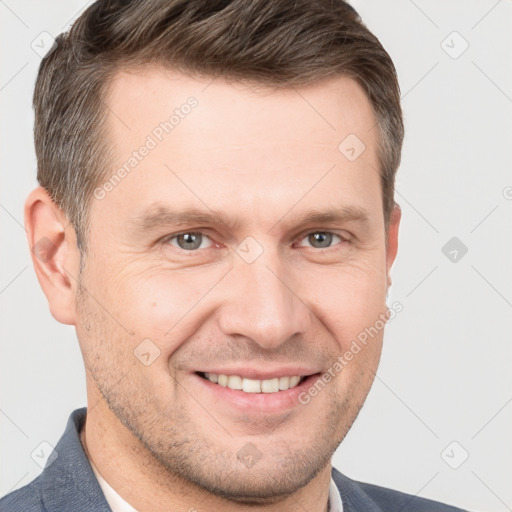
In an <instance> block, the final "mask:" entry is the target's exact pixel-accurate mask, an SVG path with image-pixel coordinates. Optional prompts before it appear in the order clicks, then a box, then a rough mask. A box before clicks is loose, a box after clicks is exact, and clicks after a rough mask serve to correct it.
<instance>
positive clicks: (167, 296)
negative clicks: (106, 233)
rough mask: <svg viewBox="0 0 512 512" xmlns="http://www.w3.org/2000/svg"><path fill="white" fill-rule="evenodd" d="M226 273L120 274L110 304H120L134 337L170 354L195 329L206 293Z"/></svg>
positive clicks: (150, 272)
mask: <svg viewBox="0 0 512 512" xmlns="http://www.w3.org/2000/svg"><path fill="white" fill-rule="evenodd" d="M224 273H225V272H223V271H222V270H219V269H213V268H212V269H202V271H194V272H190V271H183V272H176V271H174V272H171V271H168V270H166V269H161V270H149V271H148V270H145V271H143V272H141V273H140V274H137V273H136V272H131V273H130V275H119V276H118V277H117V278H116V283H117V284H116V285H115V286H114V287H113V288H112V289H113V290H114V293H113V294H112V295H111V296H110V297H109V298H108V302H109V303H116V301H117V304H122V308H121V309H118V314H119V315H120V318H122V319H123V321H124V322H126V323H127V324H128V325H129V328H130V330H131V332H134V333H136V335H137V337H139V338H141V339H144V338H149V339H151V340H153V341H154V342H155V343H156V344H157V345H158V346H159V348H160V350H162V352H166V353H170V352H172V351H174V350H175V349H176V348H178V345H179V344H180V343H182V342H184V341H185V340H186V337H187V333H189V331H190V334H193V330H194V329H197V323H198V317H199V316H200V317H201V318H203V317H204V312H205V306H207V304H208V297H207V296H208V294H209V293H210V292H213V288H214V287H215V285H216V284H217V283H218V282H219V280H220V279H221V278H222V275H223V274H224Z"/></svg>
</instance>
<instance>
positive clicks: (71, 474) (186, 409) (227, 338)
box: [0, 0, 458, 512]
mask: <svg viewBox="0 0 512 512" xmlns="http://www.w3.org/2000/svg"><path fill="white" fill-rule="evenodd" d="M399 98H400V95H399V89H398V84H397V80H396V74H395V70H394V67H393V64H392V62H391V60H390V58H389V56H388V55H387V53H386V52H385V51H384V49H383V48H382V46H381V45H380V43H379V42H378V40H377V39H376V38H375V37H374V36H373V35H372V34H371V33H369V31H368V30H367V29H366V28H365V27H364V25H363V24H362V23H361V21H360V19H359V18H358V16H357V14H356V13H355V12H354V11H353V10H352V9H351V8H350V7H349V6H347V5H346V4H344V3H343V2H341V1H340V0H338V1H335V2H332V1H330V0H329V1H327V0H318V1H316V2H309V1H306V0H302V1H296V2H289V1H288V0H275V1H271V2H269V1H266V0H250V1H249V0H235V1H223V2H220V1H202V2H201V1H190V0H188V1H184V0H181V1H180V0H172V1H170V0H166V1H162V0H160V1H147V0H146V1H141V0H139V1H133V2H121V1H117V2H116V1H98V2H96V3H94V4H93V5H92V6H90V7H89V8H88V9H87V10H86V11H85V12H84V13H83V14H82V15H81V16H80V18H79V19H78V20H77V22H76V23H75V24H74V26H73V27H72V29H71V31H70V33H69V34H66V35H62V36H60V37H59V38H58V39H57V46H56V48H55V49H54V50H53V51H52V52H51V53H50V54H49V55H48V56H47V57H46V58H45V59H44V60H43V62H42V65H41V68H40V71H39V75H38V79H37V83H36V89H35V95H34V107H35V114H36V118H35V123H36V125H35V143H36V153H37V158H38V180H39V183H40V185H41V186H40V187H39V188H37V189H35V190H34V191H33V192H32V193H31V194H30V196H29V197H28V199H27V202H26V207H25V222H26V226H27V231H28V233H29V243H30V246H31V248H32V253H33V262H34V266H35V270H36V273H37V276H38V280H39V282H40V284H41V287H42V288H43V291H44V293H45V294H46V297H47V298H48V302H49V306H50V309H51V312H52V315H53V316H54V317H55V318H56V319H57V320H58V321H59V322H62V323H65V324H70V325H75V327H76V332H77V337H78V340H79V343H80V348H81V351H82V355H83V358H84V364H85V369H86V376H87V397H88V407H87V409H79V410H76V411H74V412H73V413H72V415H71V417H70V420H69V422H68V425H67V428H66V431H65V433H64V435H63V437H62V438H61V440H60V442H59V443H58V444H57V446H56V449H55V455H54V456H53V457H50V459H49V460H48V463H47V466H46V468H45V470H44V472H43V473H42V475H40V476H39V477H38V478H37V479H36V480H34V481H33V482H32V483H31V484H29V485H28V486H25V487H23V488H21V489H19V490H17V491H15V492H13V493H11V494H9V495H8V496H7V497H5V498H4V499H3V500H1V501H0V507H1V510H2V511H4V510H5V511H17V510H20V511H21V510H24V511H26V510H34V511H36V510H47V511H64V510H73V511H75V510H77V511H79V510H84V511H85V510H91V511H92V510H95V511H96V510H100V511H101V510H114V511H123V510H139V511H160V510H161V511H164V510H166V511H167V510H184V511H185V510H188V511H193V510H197V511H218V510H223V511H235V510H236V511H241V510H242V511H243V510H251V511H257V510H265V511H277V510H279V511H292V510H293V511H295V510H307V511H311V512H324V511H331V512H335V511H342V510H343V511H344V512H350V511H394V510H397V511H398V510H402V511H413V510H414V511H429V512H431V511H450V510H458V509H455V508H453V507H450V506H447V505H442V504H440V503H436V502H433V501H429V500H425V499H421V498H417V497H413V496H409V495H405V494H402V493H399V492H396V491H392V490H389V489H384V488H381V487H377V486H373V485H369V484H364V483H359V482H355V481H352V480H350V479H349V478H347V477H345V476H344V475H342V474H341V473H339V472H338V471H336V470H335V469H333V468H332V466H331V457H332V455H333V453H334V451H335V450H336V448H337V447H338V445H339V444H340V443H341V441H342V440H343V438H344V437H345V435H346V433H347V432H348V430H349V429H350V427H351V425H352V423H353V422H354V420H355V418H356V417H357V414H358V412H359V410H360V408H361V407H362V405H363V403H364V400H365V398H366V396H367V394H368V391H369V389H370V387H371V385H372V382H373V379H374V376H375V372H376V370H377V367H378V363H379V358H380V352H381V347H382V337H383V329H382V326H383V324H384V323H385V320H386V319H388V318H389V317H390V316H391V315H392V311H391V310H388V308H387V306H386V294H387V290H388V287H389V285H390V283H391V281H390V269H391V266H392V264H393V261H394V259H395V256H396V252H397V240H398V227H399V222H400V209H399V207H398V206H397V205H396V204H395V203H394V195H393V190H394V176H395V173H396V170H397V168H398V165H399V161H400V151H401V144H402V139H403V125H402V117H401V109H400V102H399ZM377 325H379V326H380V327H379V328H376V326H377ZM370 327H373V328H374V329H376V330H377V334H376V335H375V336H373V337H372V338H371V340H366V341H365V342H364V343H360V344H356V346H357V350H356V349H355V348H354V347H355V346H354V342H355V340H361V336H360V334H361V333H362V332H364V331H365V329H368V328H370Z"/></svg>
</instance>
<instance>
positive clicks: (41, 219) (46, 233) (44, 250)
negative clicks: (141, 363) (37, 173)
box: [25, 187, 80, 325]
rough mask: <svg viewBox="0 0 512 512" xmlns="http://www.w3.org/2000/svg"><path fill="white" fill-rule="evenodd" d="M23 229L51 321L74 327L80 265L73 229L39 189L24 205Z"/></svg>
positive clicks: (48, 197)
mask: <svg viewBox="0 0 512 512" xmlns="http://www.w3.org/2000/svg"><path fill="white" fill-rule="evenodd" d="M25 228H26V231H27V238H28V243H29V246H30V250H31V256H32V262H33V264H34V270H35V272H36V275H37V279H38V281H39V284H40V285H41V288H42V289H43V292H44V294H45V295H46V298H47V299H48V304H49V306H50V311H51V313H52V315H53V317H54V318H55V319H56V320H57V321H59V322H61V323H63V324H70V325H74V323H75V311H74V304H75V292H76V279H77V274H78V268H79V267H78V265H79V263H80V257H79V256H80V255H79V253H78V249H77V248H76V237H75V233H74V228H73V227H72V226H71V225H70V224H69V222H68V220H67V217H66V216H65V215H64V213H63V212H62V210H61V209H60V208H59V207H58V206H57V205H56V204H55V203H54V202H53V200H52V199H51V198H50V196H49V195H48V193H47V192H46V190H45V189H44V188H42V187H38V188H36V189H34V190H33V191H32V192H31V193H30V194H29V196H28V197H27V200H26V201H25Z"/></svg>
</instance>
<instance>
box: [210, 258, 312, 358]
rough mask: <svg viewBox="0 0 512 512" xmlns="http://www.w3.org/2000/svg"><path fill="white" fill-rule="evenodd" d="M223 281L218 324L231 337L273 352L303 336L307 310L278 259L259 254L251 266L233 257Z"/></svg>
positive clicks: (308, 320) (309, 313) (308, 319)
mask: <svg viewBox="0 0 512 512" xmlns="http://www.w3.org/2000/svg"><path fill="white" fill-rule="evenodd" d="M236 260H237V261H236V262H235V264H234V268H233V270H232V271H231V272H230V273H229V274H228V276H227V277H228V278H229V279H228V280H226V281H225V282H224V291H225V292H226V295H224V297H223V298H224V300H223V305H222V307H221V312H220V318H219V324H220V328H221V329H222V331H223V332H224V333H225V334H227V335H231V336H236V335H239V336H244V337H246V338H250V339H251V340H253V341H254V342H256V343H258V345H260V346H261V347H262V348H265V349H268V350H270V349H274V348H277V347H279V346H280V345H281V344H283V343H285V342H286V341H287V340H289V339H290V338H291V337H292V336H294V335H298V334H303V333H304V332H305V331H306V330H307V329H308V325H309V322H310V319H311V311H310V310H309V308H308V307H307V306H306V304H305V302H304V299H303V298H302V297H299V295H298V292H297V291H296V288H297V286H296V285H297V283H296V280H294V278H293V277H292V273H291V272H290V271H288V272H287V271H286V269H285V268H284V267H283V266H282V264H281V263H280V262H279V260H278V257H270V256H266V255H265V256H264V255H262V256H261V257H260V258H258V259H257V260H256V261H254V262H252V263H246V262H245V261H243V260H242V259H240V258H236Z"/></svg>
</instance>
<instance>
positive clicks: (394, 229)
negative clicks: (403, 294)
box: [386, 203, 402, 288]
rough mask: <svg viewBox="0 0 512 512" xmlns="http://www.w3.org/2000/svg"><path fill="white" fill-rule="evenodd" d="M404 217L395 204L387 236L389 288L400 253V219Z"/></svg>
mask: <svg viewBox="0 0 512 512" xmlns="http://www.w3.org/2000/svg"><path fill="white" fill-rule="evenodd" d="M401 217H402V210H401V208H400V206H399V205H398V204H396V203H395V206H394V207H393V210H392V211H391V215H390V219H389V226H388V235H387V247H386V273H387V281H388V288H389V287H390V286H391V267H392V265H393V262H394V261H395V258H396V254H397V251H398V228H399V226H400V219H401Z"/></svg>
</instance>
